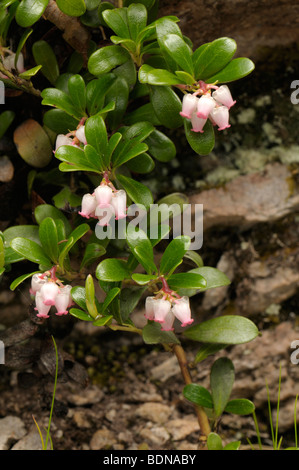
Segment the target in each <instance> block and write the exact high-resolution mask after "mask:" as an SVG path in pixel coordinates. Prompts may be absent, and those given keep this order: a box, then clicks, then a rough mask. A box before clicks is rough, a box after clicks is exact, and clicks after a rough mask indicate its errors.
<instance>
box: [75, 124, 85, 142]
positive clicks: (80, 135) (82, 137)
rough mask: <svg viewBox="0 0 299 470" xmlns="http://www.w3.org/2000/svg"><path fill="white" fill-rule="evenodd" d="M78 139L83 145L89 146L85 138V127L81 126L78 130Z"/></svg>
mask: <svg viewBox="0 0 299 470" xmlns="http://www.w3.org/2000/svg"><path fill="white" fill-rule="evenodd" d="M76 137H77V139H79V140H80V142H82V144H84V145H87V140H86V137H85V126H80V127H79V129H77V130H76Z"/></svg>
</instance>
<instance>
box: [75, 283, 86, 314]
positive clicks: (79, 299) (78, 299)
mask: <svg viewBox="0 0 299 470" xmlns="http://www.w3.org/2000/svg"><path fill="white" fill-rule="evenodd" d="M71 296H72V299H73V301H74V302H75V303H76V304H77V305H79V307H80V308H82V310H87V307H86V292H85V288H84V287H79V286H75V287H73V288H72V290H71Z"/></svg>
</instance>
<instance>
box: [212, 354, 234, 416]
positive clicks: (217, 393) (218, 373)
mask: <svg viewBox="0 0 299 470" xmlns="http://www.w3.org/2000/svg"><path fill="white" fill-rule="evenodd" d="M234 381H235V369H234V365H233V363H232V361H231V360H230V359H228V358H227V357H220V358H219V359H217V360H216V361H215V362H214V364H213V365H212V367H211V373H210V385H211V391H212V397H213V404H214V412H215V415H216V417H219V416H221V414H222V413H223V411H224V409H225V407H226V405H227V402H228V401H229V397H230V394H231V391H232V388H233V385H234Z"/></svg>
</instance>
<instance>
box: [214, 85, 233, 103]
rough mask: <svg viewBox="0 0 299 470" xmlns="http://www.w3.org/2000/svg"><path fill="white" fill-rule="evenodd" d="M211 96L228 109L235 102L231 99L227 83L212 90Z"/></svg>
mask: <svg viewBox="0 0 299 470" xmlns="http://www.w3.org/2000/svg"><path fill="white" fill-rule="evenodd" d="M212 96H213V98H214V99H215V100H216V101H217V103H220V104H223V105H224V106H226V107H227V108H228V109H230V108H231V107H232V106H233V105H234V104H235V103H236V101H234V100H233V98H232V95H231V92H230V90H229V88H228V86H227V85H221V86H220V87H219V88H217V90H215V91H214V92H213V94H212Z"/></svg>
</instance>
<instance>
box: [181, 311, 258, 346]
mask: <svg viewBox="0 0 299 470" xmlns="http://www.w3.org/2000/svg"><path fill="white" fill-rule="evenodd" d="M183 334H184V336H186V338H189V339H192V340H193V341H199V342H202V343H212V344H213V343H218V344H219V343H222V344H228V345H229V344H242V343H247V342H249V341H252V340H253V339H255V338H256V337H257V336H258V334H259V331H258V329H257V327H256V325H255V324H254V323H253V322H252V321H251V320H249V319H248V318H245V317H242V316H239V315H224V316H222V317H217V318H211V319H210V320H207V321H205V322H202V323H200V324H198V325H194V326H192V327H190V328H188V329H187V330H185V331H184V333H183Z"/></svg>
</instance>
